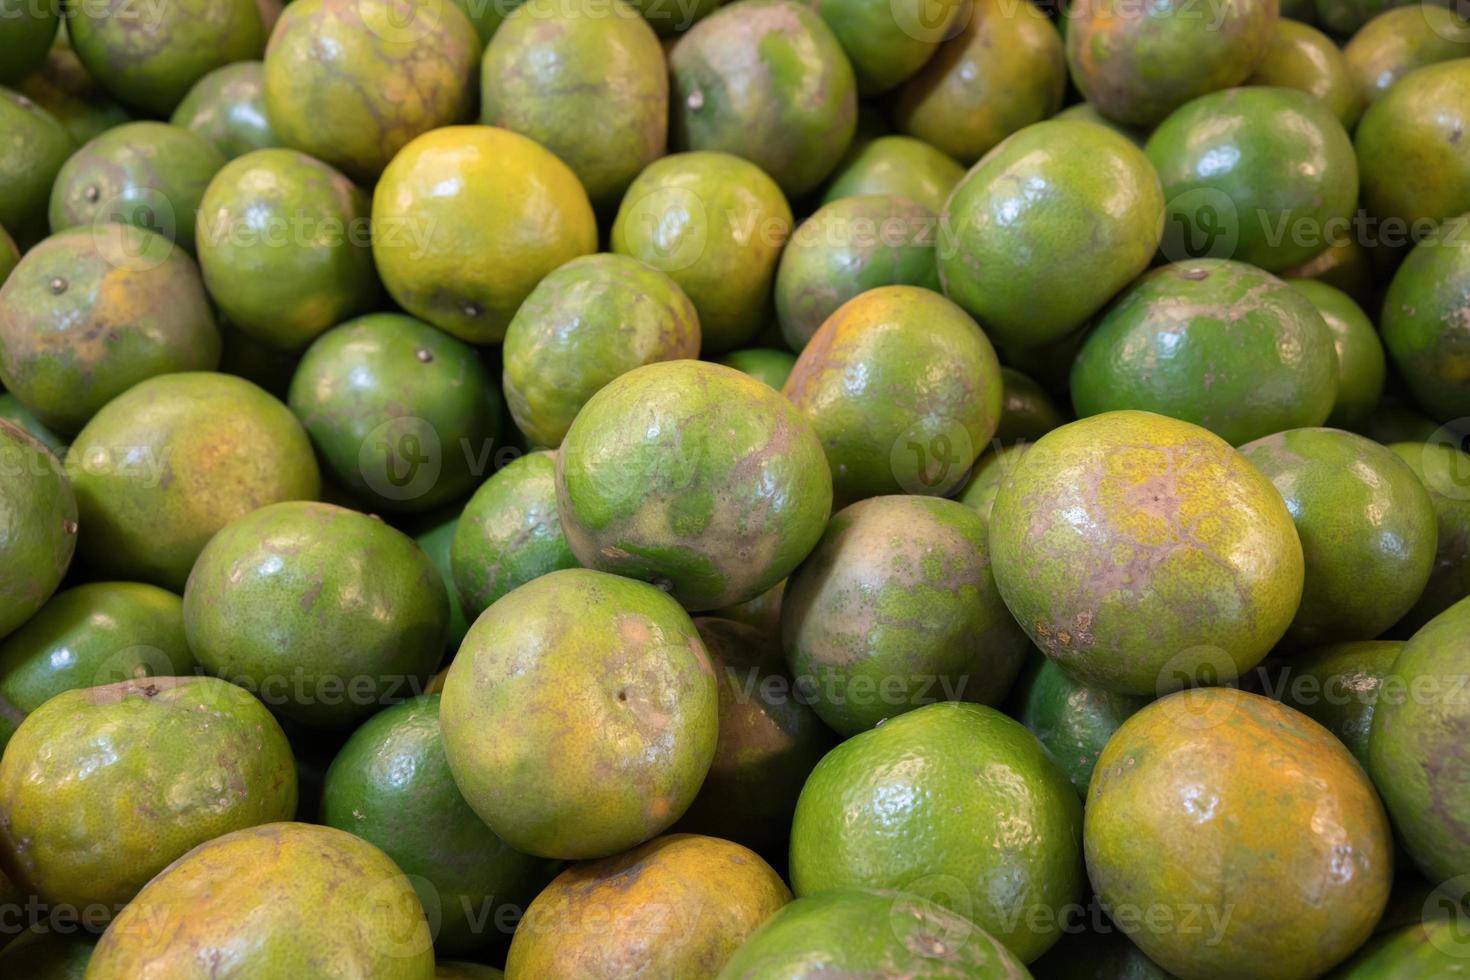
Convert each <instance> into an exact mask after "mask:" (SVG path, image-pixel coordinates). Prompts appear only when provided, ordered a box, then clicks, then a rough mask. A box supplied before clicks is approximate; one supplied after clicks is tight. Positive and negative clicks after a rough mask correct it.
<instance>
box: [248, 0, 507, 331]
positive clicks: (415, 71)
mask: <svg viewBox="0 0 1470 980" xmlns="http://www.w3.org/2000/svg"><path fill="white" fill-rule="evenodd" d="M245 2H247V3H248V2H250V0H245ZM246 57H253V55H247V56H246ZM479 64H480V37H479V35H478V34H477V33H476V31H475V25H474V24H472V23H470V20H469V18H468V17H466V16H465V15H464V14H463V13H462V12H461V11H460V8H459V7H458V6H456V5H455V4H453V3H440V2H435V0H298V2H295V3H291V4H290V5H288V6H287V7H286V10H285V12H284V13H283V14H282V15H281V19H280V22H279V23H278V24H276V28H275V30H274V31H273V32H272V33H271V38H270V44H269V45H268V46H267V47H266V51H265V105H266V112H267V115H268V117H269V120H270V125H271V129H272V130H274V131H275V133H276V135H277V136H278V137H279V138H280V141H281V142H282V143H284V144H285V145H286V146H289V147H292V148H293V149H297V150H300V151H301V152H303V153H309V154H311V155H312V156H313V157H315V158H317V159H318V160H321V161H322V162H323V163H325V164H327V165H329V166H331V167H335V168H337V169H338V170H341V171H343V172H344V173H346V174H348V175H349V176H351V177H352V178H353V179H355V180H359V181H364V182H368V183H371V181H372V180H373V178H375V177H377V176H378V175H379V174H381V173H382V172H383V168H384V167H386V166H387V165H388V161H389V160H392V159H393V156H394V154H396V153H397V152H398V151H399V150H400V149H402V148H403V147H404V146H405V145H406V144H408V143H409V142H410V141H411V140H413V139H414V137H416V136H418V135H419V134H421V133H426V132H428V131H429V130H432V129H438V128H439V127H443V126H452V125H454V124H455V123H460V122H464V121H465V119H466V117H467V116H468V115H469V114H470V112H471V111H472V107H473V105H474V97H475V72H476V70H477V68H478V67H479ZM410 312H412V311H410Z"/></svg>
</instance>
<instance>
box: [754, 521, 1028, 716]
mask: <svg viewBox="0 0 1470 980" xmlns="http://www.w3.org/2000/svg"><path fill="white" fill-rule="evenodd" d="M989 550H990V549H989V545H988V544H987V541H986V522H985V519H984V518H982V517H981V516H980V515H979V514H978V513H977V512H976V511H975V510H973V509H972V508H970V507H967V506H965V505H964V504H962V503H958V502H956V501H953V500H943V499H939V498H934V497H922V496H910V495H903V496H891V497H870V498H869V499H867V500H863V501H859V502H858V503H856V504H853V505H852V506H850V507H847V508H844V509H843V510H840V511H838V512H837V513H836V514H835V515H833V517H832V520H831V522H830V523H829V524H828V525H827V530H826V531H825V532H824V533H823V535H822V540H821V541H820V542H819V543H818V544H817V546H816V548H815V549H814V550H813V551H812V553H811V554H810V555H809V556H808V557H807V559H806V561H804V562H802V564H801V566H800V567H799V568H797V570H796V571H795V572H793V573H792V575H791V578H790V580H789V581H788V582H787V584H786V594H785V596H784V598H783V601H782V605H781V639H782V645H783V647H784V648H785V650H786V658H787V663H788V665H789V666H790V669H791V673H792V675H793V676H794V677H795V678H796V679H797V683H798V684H801V685H810V688H811V691H812V707H813V708H814V709H815V710H816V712H817V714H818V715H820V716H821V717H822V720H823V721H825V722H826V723H827V724H828V725H829V726H831V727H832V728H833V729H834V730H835V731H837V732H838V733H839V734H841V735H855V734H857V733H858V732H861V731H865V730H867V729H869V728H872V727H873V726H875V725H877V724H878V723H879V722H881V721H884V720H885V719H891V718H894V717H896V716H897V715H900V714H902V713H904V712H906V711H912V710H913V709H915V708H918V707H920V706H921V705H924V704H930V703H933V702H935V701H941V700H963V701H974V702H977V703H980V704H991V705H994V704H998V703H999V702H1000V700H1001V699H1002V698H1003V697H1005V694H1006V692H1007V691H1008V690H1010V687H1011V683H1012V682H1013V681H1014V680H1015V679H1016V674H1017V672H1019V671H1020V669H1021V665H1022V663H1023V661H1024V660H1025V657H1026V654H1027V653H1028V652H1029V651H1030V649H1031V644H1030V642H1029V641H1028V640H1027V639H1026V635H1025V634H1024V633H1023V632H1021V629H1020V628H1019V627H1018V626H1017V625H1016V622H1015V620H1013V619H1012V618H1011V614H1010V613H1009V612H1008V611H1007V610H1006V607H1005V603H1004V602H1002V601H1001V598H1000V593H999V592H998V591H997V590H996V588H995V579H994V577H992V575H991V573H990V555H989Z"/></svg>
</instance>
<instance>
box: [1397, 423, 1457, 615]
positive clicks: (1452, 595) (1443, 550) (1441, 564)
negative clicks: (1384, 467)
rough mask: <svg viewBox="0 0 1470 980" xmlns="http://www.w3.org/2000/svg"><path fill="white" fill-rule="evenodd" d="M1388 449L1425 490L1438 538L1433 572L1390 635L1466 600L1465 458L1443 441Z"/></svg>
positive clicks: (1402, 444) (1410, 443) (1413, 443)
mask: <svg viewBox="0 0 1470 980" xmlns="http://www.w3.org/2000/svg"><path fill="white" fill-rule="evenodd" d="M1388 448H1389V449H1392V450H1393V451H1394V452H1395V453H1397V454H1398V456H1399V458H1400V459H1402V460H1403V461H1404V462H1406V463H1408V464H1409V468H1410V469H1412V470H1413V471H1414V475H1415V476H1417V477H1418V478H1419V480H1420V482H1422V483H1423V484H1424V489H1425V490H1428V491H1429V499H1430V502H1431V503H1433V505H1434V517H1435V523H1436V525H1437V529H1438V534H1437V535H1436V538H1435V542H1436V543H1435V550H1434V570H1433V571H1432V572H1430V573H1429V582H1428V584H1427V585H1425V586H1424V591H1423V592H1422V593H1421V594H1420V596H1419V600H1418V601H1417V602H1415V603H1414V608H1413V609H1411V610H1409V612H1408V613H1406V614H1405V615H1404V618H1403V619H1401V620H1399V621H1398V622H1397V623H1396V624H1394V629H1393V632H1394V635H1396V636H1402V637H1408V636H1412V635H1413V634H1414V633H1415V632H1416V631H1417V630H1418V629H1419V627H1421V626H1423V625H1424V624H1425V623H1427V622H1429V621H1430V620H1431V619H1433V618H1434V617H1435V616H1438V615H1439V614H1440V613H1442V612H1444V611H1445V610H1446V609H1448V608H1449V607H1450V606H1452V605H1454V604H1455V603H1456V602H1459V601H1460V600H1461V599H1463V598H1464V597H1465V596H1470V454H1466V453H1463V452H1461V451H1460V450H1458V449H1456V448H1455V447H1454V446H1451V445H1448V444H1447V443H1445V442H1440V441H1436V442H1428V443H1426V442H1395V443H1393V444H1391V445H1390V446H1389V447H1388Z"/></svg>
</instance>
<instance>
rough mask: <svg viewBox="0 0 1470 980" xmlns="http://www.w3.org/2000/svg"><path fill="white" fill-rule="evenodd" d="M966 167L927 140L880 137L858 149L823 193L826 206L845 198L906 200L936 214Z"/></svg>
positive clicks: (842, 165) (843, 164)
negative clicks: (890, 196) (892, 198)
mask: <svg viewBox="0 0 1470 980" xmlns="http://www.w3.org/2000/svg"><path fill="white" fill-rule="evenodd" d="M964 176H965V168H964V167H962V166H960V164H959V163H957V162H956V161H955V160H954V159H953V158H952V157H949V156H947V155H946V154H945V153H944V152H943V151H942V150H938V149H936V148H934V147H933V146H930V145H929V144H928V143H925V142H924V141H923V140H918V139H914V138H913V137H912V136H879V137H877V138H876V139H871V140H868V141H866V142H864V143H862V144H860V145H859V144H854V145H853V148H852V149H851V150H850V151H849V152H848V154H847V156H846V157H844V158H843V160H842V163H841V164H839V165H838V167H837V172H836V173H835V174H833V176H832V181H831V183H829V184H828V185H827V190H826V192H825V193H824V194H823V195H822V203H823V204H831V203H832V202H833V201H837V200H841V199H842V198H844V197H866V196H870V195H880V194H881V195H893V196H896V197H906V198H908V199H909V200H911V201H913V202H914V203H915V204H918V205H920V206H921V207H926V208H928V209H929V210H930V211H933V212H934V213H935V214H938V213H939V212H940V211H941V210H943V209H944V201H945V199H946V198H948V197H949V192H950V191H952V190H954V187H955V185H956V184H958V183H959V182H960V178H962V177H964Z"/></svg>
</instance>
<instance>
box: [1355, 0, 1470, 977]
mask: <svg viewBox="0 0 1470 980" xmlns="http://www.w3.org/2000/svg"><path fill="white" fill-rule="evenodd" d="M1415 9H1417V5H1416V8H1415ZM1434 9H1436V8H1434V7H1425V8H1423V10H1426V11H1428V10H1434ZM1370 23H1371V22H1370ZM1464 954H1465V937H1464V933H1463V932H1461V931H1460V923H1459V922H1458V921H1457V920H1456V919H1455V918H1453V916H1451V917H1448V918H1443V919H1428V920H1426V921H1424V922H1415V923H1413V924H1412V925H1407V926H1400V927H1399V928H1397V929H1395V930H1394V931H1392V932H1388V933H1383V934H1381V935H1379V936H1378V937H1376V938H1375V939H1374V940H1373V941H1372V942H1370V943H1367V944H1366V945H1364V946H1363V947H1362V948H1361V949H1359V950H1358V952H1357V954H1356V955H1355V956H1353V958H1352V959H1350V960H1348V961H1347V962H1346V963H1344V964H1343V965H1342V968H1341V969H1340V970H1338V971H1337V972H1336V973H1334V974H1332V976H1333V978H1334V980H1390V978H1394V977H1459V976H1464V975H1465V973H1466V963H1465V955H1464Z"/></svg>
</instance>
